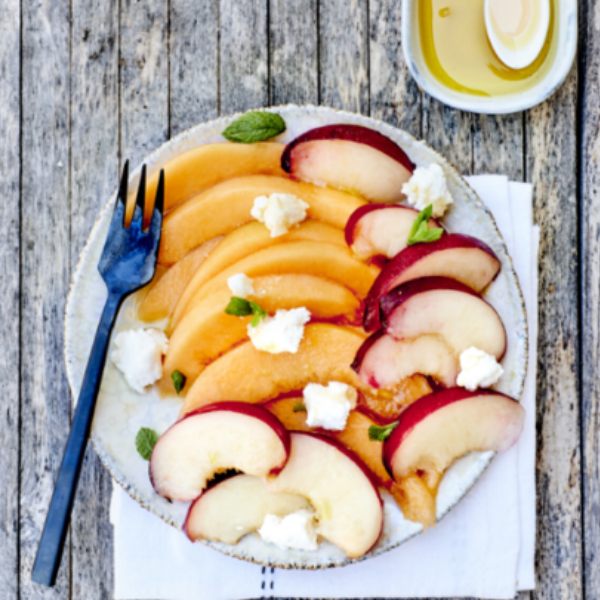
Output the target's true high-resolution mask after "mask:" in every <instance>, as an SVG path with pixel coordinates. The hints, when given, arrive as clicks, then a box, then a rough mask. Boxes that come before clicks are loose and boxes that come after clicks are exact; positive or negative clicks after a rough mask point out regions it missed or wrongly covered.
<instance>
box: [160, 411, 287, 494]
mask: <svg viewBox="0 0 600 600" xmlns="http://www.w3.org/2000/svg"><path fill="white" fill-rule="evenodd" d="M214 413H224V415H225V422H227V420H228V419H229V421H230V420H231V417H229V418H228V417H227V415H230V414H232V413H234V414H238V415H242V416H245V417H251V418H252V419H257V420H258V421H259V422H260V423H261V424H263V425H266V426H267V427H269V429H270V430H271V431H272V432H273V433H274V435H275V436H276V438H278V440H279V443H281V447H282V449H283V456H284V458H283V460H282V461H281V462H280V463H277V464H274V465H273V466H272V468H271V469H270V471H269V474H272V475H276V474H277V473H279V472H280V471H281V470H282V469H283V468H284V467H285V464H286V463H287V460H288V458H289V455H290V443H291V442H290V437H289V433H288V431H287V430H286V428H285V427H284V426H283V425H282V424H281V422H280V421H279V420H278V419H277V417H275V416H274V415H273V414H271V413H270V412H269V411H267V410H265V409H263V408H262V407H260V406H254V405H252V404H246V403H243V402H234V401H228V402H221V403H219V404H218V405H216V404H212V405H207V406H203V407H200V408H199V409H198V410H195V411H194V412H191V413H189V414H187V415H185V416H184V417H183V418H181V419H179V420H178V421H177V422H176V423H175V424H173V425H172V426H171V427H170V428H169V429H168V430H167V431H166V432H165V433H164V434H163V435H162V436H161V437H160V438H159V440H158V442H157V443H156V445H155V446H154V449H153V450H152V454H151V456H150V462H149V465H148V473H149V477H150V482H151V483H152V486H153V487H154V490H155V491H156V493H157V494H159V495H161V496H163V497H165V498H168V499H170V500H182V501H190V500H194V499H195V498H196V497H197V496H198V495H199V493H200V492H201V491H202V489H203V488H204V487H205V485H206V482H204V484H202V485H201V486H200V489H195V487H194V486H190V487H194V493H192V491H191V490H190V489H188V490H187V491H186V492H181V490H180V492H181V493H177V492H176V493H171V492H169V490H168V489H166V488H168V487H169V486H168V484H166V486H165V484H163V483H161V482H160V481H158V479H160V477H157V470H158V471H160V470H161V469H164V468H165V465H164V464H163V465H161V464H160V461H161V459H162V454H163V453H164V452H167V455H168V456H170V457H171V459H172V460H176V459H177V458H178V459H179V460H182V457H181V456H179V457H176V458H175V459H174V458H173V454H174V451H173V443H174V442H173V441H172V440H173V439H174V440H176V441H177V440H178V439H179V438H178V437H176V438H173V436H174V435H176V434H177V431H178V428H180V427H181V426H182V425H183V424H186V423H189V422H190V420H192V419H196V418H199V417H201V416H203V415H209V414H214ZM224 431H225V430H224ZM169 443H170V444H171V447H170V448H169V446H166V448H167V449H166V450H165V444H169ZM183 460H190V456H189V455H188V456H185V457H183ZM192 460H193V457H192ZM192 466H196V465H192ZM239 466H240V465H239V464H230V465H220V466H218V467H216V466H215V467H214V469H213V470H212V473H208V472H203V469H202V464H201V463H199V464H198V468H199V469H200V472H201V475H203V476H205V477H206V479H209V478H210V477H212V476H213V475H214V474H215V473H217V472H218V471H219V470H222V469H224V468H238V467H239ZM169 468H171V467H169ZM185 469H186V470H189V466H186V467H185ZM250 474H255V475H258V473H250ZM265 475H266V473H265ZM171 487H172V486H171ZM175 487H177V485H176V484H175ZM171 491H172V490H171Z"/></svg>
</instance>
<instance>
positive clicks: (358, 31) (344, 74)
mask: <svg viewBox="0 0 600 600" xmlns="http://www.w3.org/2000/svg"><path fill="white" fill-rule="evenodd" d="M368 18H369V15H368V6H367V2H366V0H346V1H345V2H339V0H321V1H320V4H319V47H320V61H319V70H320V72H321V78H320V87H321V89H320V102H321V104H324V105H326V106H332V107H333V108H342V109H345V110H350V111H353V112H358V113H362V114H365V115H368V114H369V108H370V99H369V26H368V23H369V21H368Z"/></svg>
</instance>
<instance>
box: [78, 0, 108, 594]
mask: <svg viewBox="0 0 600 600" xmlns="http://www.w3.org/2000/svg"><path fill="white" fill-rule="evenodd" d="M72 11H73V12H72V15H73V17H72V18H73V22H72V27H71V36H72V38H71V47H72V61H71V107H72V108H71V132H72V133H71V152H72V159H71V250H70V252H71V269H72V270H73V269H75V267H76V264H77V261H78V259H79V254H80V252H81V250H82V249H83V246H84V244H85V241H86V240H87V237H88V235H89V233H90V230H91V228H92V226H93V224H94V223H95V221H96V219H97V218H98V213H99V211H100V208H101V207H102V206H103V205H104V204H105V203H106V201H107V199H108V198H109V196H110V195H111V194H112V192H113V191H114V189H115V188H116V187H117V182H118V173H117V166H118V157H119V146H118V144H119V140H118V120H119V102H118V100H119V96H118V76H119V64H118V41H119V40H118V30H119V15H118V4H117V1H116V0H112V1H108V2H107V1H105V0H73V2H72ZM111 492H112V482H111V477H110V474H109V473H108V472H107V471H106V470H105V469H104V467H103V466H102V464H101V463H100V461H99V459H98V458H97V456H96V453H95V452H94V450H93V448H92V447H91V445H90V446H89V447H88V449H87V452H86V456H85V462H84V465H83V469H82V473H81V479H80V481H79V486H78V491H77V497H76V500H75V505H74V507H73V515H72V519H71V535H72V538H71V539H72V558H71V560H72V587H71V598H73V599H77V600H101V599H104V598H109V597H112V587H113V564H112V563H113V560H112V557H113V543H112V526H111V524H110V522H109V507H110V495H111Z"/></svg>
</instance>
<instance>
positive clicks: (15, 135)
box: [0, 0, 21, 600]
mask: <svg viewBox="0 0 600 600" xmlns="http://www.w3.org/2000/svg"><path fill="white" fill-rule="evenodd" d="M20 30H21V15H20V6H19V2H18V0H9V1H8V2H4V3H3V10H2V11H1V12H0V81H1V82H2V83H1V84H0V107H1V108H0V115H1V117H0V140H2V144H1V145H0V198H2V202H1V203H0V273H1V274H2V286H0V306H2V310H1V311H0V331H2V332H3V335H4V339H5V340H6V341H7V342H8V343H5V344H3V345H2V347H1V348H0V386H1V387H2V395H1V396H0V414H1V415H2V417H1V418H0V446H1V447H2V453H1V454H0V473H2V485H1V486H0V590H2V592H3V597H4V598H6V600H16V599H17V596H18V591H19V537H18V536H19V417H20V411H19V376H18V373H19V362H20V348H19V341H20V340H19V317H20V314H19V291H20V290H19V288H20V240H19V229H20V226H21V223H20V206H19V193H20V184H21V182H20V168H21V163H20V158H21V157H20V155H19V147H20V144H21V134H20V121H21V97H20V81H19V80H20V73H21V64H20V61H19V57H20V54H21V42H20Z"/></svg>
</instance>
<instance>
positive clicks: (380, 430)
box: [369, 421, 398, 442]
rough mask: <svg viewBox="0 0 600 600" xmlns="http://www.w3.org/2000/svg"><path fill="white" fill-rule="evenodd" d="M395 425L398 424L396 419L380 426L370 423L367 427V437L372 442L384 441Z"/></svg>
mask: <svg viewBox="0 0 600 600" xmlns="http://www.w3.org/2000/svg"><path fill="white" fill-rule="evenodd" d="M396 425H398V421H395V422H394V423H390V424H389V425H383V426H382V427H379V426H378V425H371V427H369V439H370V440H371V441H372V442H385V440H387V439H388V438H389V437H390V435H392V431H394V429H396Z"/></svg>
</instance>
